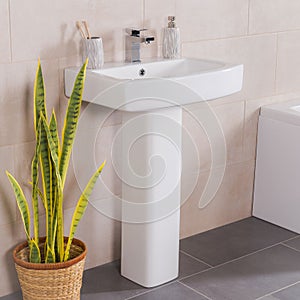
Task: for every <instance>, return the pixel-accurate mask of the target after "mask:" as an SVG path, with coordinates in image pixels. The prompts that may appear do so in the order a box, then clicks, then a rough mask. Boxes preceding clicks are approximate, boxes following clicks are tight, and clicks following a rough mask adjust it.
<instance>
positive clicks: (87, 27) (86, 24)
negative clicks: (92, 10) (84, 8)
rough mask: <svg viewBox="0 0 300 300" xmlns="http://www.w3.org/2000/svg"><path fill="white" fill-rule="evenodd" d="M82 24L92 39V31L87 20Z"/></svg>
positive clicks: (88, 36)
mask: <svg viewBox="0 0 300 300" xmlns="http://www.w3.org/2000/svg"><path fill="white" fill-rule="evenodd" d="M82 24H83V25H84V28H85V31H86V32H87V38H88V39H90V38H91V33H90V29H89V26H88V23H87V21H82Z"/></svg>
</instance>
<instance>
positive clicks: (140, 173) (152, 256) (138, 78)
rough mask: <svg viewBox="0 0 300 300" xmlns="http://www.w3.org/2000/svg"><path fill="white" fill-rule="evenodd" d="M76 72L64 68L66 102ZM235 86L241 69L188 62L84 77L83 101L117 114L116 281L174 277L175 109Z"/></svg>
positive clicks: (108, 68)
mask: <svg viewBox="0 0 300 300" xmlns="http://www.w3.org/2000/svg"><path fill="white" fill-rule="evenodd" d="M78 69H79V68H68V69H66V70H65V93H66V95H67V96H70V93H71V90H72V86H73V83H74V80H75V76H76V74H77V72H78ZM242 82H243V66H242V65H228V64H225V63H221V62H214V61H205V60H196V59H178V60H161V61H150V62H146V63H139V64H124V63H122V64H106V65H105V66H104V68H103V69H101V70H88V71H87V77H86V83H85V90H84V95H83V99H84V100H85V101H87V102H92V103H94V104H98V105H102V106H105V107H109V108H112V109H116V110H122V111H124V114H123V128H122V155H121V159H122V165H123V166H122V182H123V184H122V199H123V204H122V253H121V274H122V275H123V276H125V277H127V278H129V279H130V280H132V281H135V282H137V283H139V284H140V285H142V286H145V287H153V286H157V285H160V284H163V283H165V282H168V281H170V280H172V279H174V278H176V277H177V276H178V256H179V220H180V192H181V186H180V174H181V124H182V109H181V107H182V105H185V104H189V103H194V102H199V101H207V100H212V99H216V98H218V97H222V96H226V95H229V94H233V93H235V92H238V91H240V90H241V88H242ZM133 143H135V144H136V146H135V147H134V148H133V147H132V144H133ZM129 162H130V163H129Z"/></svg>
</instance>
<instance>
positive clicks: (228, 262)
mask: <svg viewBox="0 0 300 300" xmlns="http://www.w3.org/2000/svg"><path fill="white" fill-rule="evenodd" d="M278 245H282V242H279V243H276V244H273V245H271V246H268V247H266V248H263V249H259V250H257V251H254V252H251V253H248V254H246V255H243V256H240V257H238V258H235V259H232V260H229V261H227V262H224V263H222V264H219V265H216V266H213V267H211V268H210V269H206V270H203V271H200V272H197V273H194V274H192V275H188V276H185V277H183V278H180V279H179V281H181V280H185V279H188V278H190V277H193V276H196V275H199V274H202V273H205V272H207V271H211V270H214V269H218V268H220V267H223V266H224V265H227V264H230V263H232V262H235V261H238V260H240V259H243V258H246V257H248V256H251V255H253V254H257V253H259V252H262V251H264V250H268V249H270V248H272V247H275V246H278ZM282 246H283V245H282Z"/></svg>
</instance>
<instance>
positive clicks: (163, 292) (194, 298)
mask: <svg viewBox="0 0 300 300" xmlns="http://www.w3.org/2000/svg"><path fill="white" fill-rule="evenodd" d="M183 299H188V300H207V298H205V297H203V296H201V295H200V294H198V293H196V292H194V291H192V290H191V289H189V288H187V287H185V286H184V285H182V284H180V283H178V282H175V283H172V284H169V285H167V286H163V287H161V288H159V289H156V290H154V291H152V292H149V293H146V294H143V295H140V296H137V297H134V298H133V299H132V300H183Z"/></svg>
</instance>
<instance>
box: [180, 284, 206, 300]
mask: <svg viewBox="0 0 300 300" xmlns="http://www.w3.org/2000/svg"><path fill="white" fill-rule="evenodd" d="M178 283H179V284H181V285H183V286H185V287H186V288H188V289H190V290H192V291H193V292H195V293H197V294H198V295H200V296H202V297H204V298H206V299H208V300H212V299H211V298H209V297H208V296H206V295H204V294H202V293H201V292H199V291H197V290H195V289H193V288H192V287H190V286H188V285H187V284H185V283H183V282H178Z"/></svg>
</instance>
